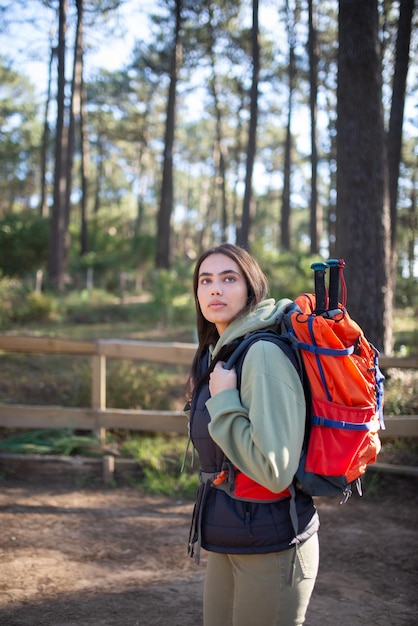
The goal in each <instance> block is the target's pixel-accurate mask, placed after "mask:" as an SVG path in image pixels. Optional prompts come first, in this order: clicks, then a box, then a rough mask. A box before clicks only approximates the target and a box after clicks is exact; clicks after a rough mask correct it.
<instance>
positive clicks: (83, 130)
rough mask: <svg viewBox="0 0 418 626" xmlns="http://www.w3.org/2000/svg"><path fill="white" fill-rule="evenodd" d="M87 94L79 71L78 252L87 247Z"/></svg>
mask: <svg viewBox="0 0 418 626" xmlns="http://www.w3.org/2000/svg"><path fill="white" fill-rule="evenodd" d="M86 101H87V94H86V90H85V86H84V81H83V71H82V72H81V100H80V139H81V206H80V209H81V211H80V220H81V227H80V253H81V255H83V254H86V253H87V252H88V249H89V242H88V229H87V203H88V197H89V178H90V150H89V142H88V136H87V109H86Z"/></svg>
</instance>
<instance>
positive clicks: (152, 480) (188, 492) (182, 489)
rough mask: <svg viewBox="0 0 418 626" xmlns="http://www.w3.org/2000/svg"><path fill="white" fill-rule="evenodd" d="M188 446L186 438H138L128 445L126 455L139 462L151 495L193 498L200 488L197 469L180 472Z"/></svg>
mask: <svg viewBox="0 0 418 626" xmlns="http://www.w3.org/2000/svg"><path fill="white" fill-rule="evenodd" d="M186 445H187V440H186V438H185V437H177V436H172V437H170V436H161V435H141V436H140V435H136V436H134V437H130V438H129V439H128V440H126V441H125V442H124V444H123V446H122V454H123V455H124V456H128V457H130V458H134V459H135V460H136V461H137V463H138V465H139V466H140V467H141V470H142V479H141V487H142V488H143V489H145V490H146V491H147V492H148V493H153V494H159V495H168V496H174V495H177V496H180V495H182V496H186V497H190V498H193V497H194V496H195V494H196V490H197V487H198V477H197V472H196V469H195V468H192V467H190V464H185V467H184V470H183V472H181V471H180V470H181V467H182V463H183V457H184V454H185V450H186Z"/></svg>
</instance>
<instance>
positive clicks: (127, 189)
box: [0, 0, 418, 354]
mask: <svg viewBox="0 0 418 626" xmlns="http://www.w3.org/2000/svg"><path fill="white" fill-rule="evenodd" d="M415 9H416V7H415V3H414V2H413V0H401V1H400V2H395V1H389V0H356V1H354V2H348V1H347V0H340V2H336V1H332V0H329V1H324V2H314V1H312V0H306V1H303V0H281V1H278V2H274V3H273V2H269V1H268V0H239V1H236V0H234V1H232V0H218V1H217V2H213V1H210V0H199V1H198V2H196V1H190V0H159V1H157V2H147V1H146V0H143V1H141V2H132V1H128V0H125V1H123V0H89V1H87V0H74V1H72V0H59V1H58V0H57V1H46V0H44V1H41V0H26V1H25V0H21V1H20V2H10V1H7V0H2V2H1V3H0V10H1V17H2V20H1V24H2V26H1V27H0V28H1V33H0V35H1V39H2V46H1V58H0V72H1V87H0V107H1V112H2V114H1V120H0V190H1V191H0V270H1V277H0V295H1V302H0V322H1V324H2V326H3V328H5V329H7V328H10V327H11V326H13V327H14V326H15V325H16V324H19V323H22V324H27V323H28V321H31V320H34V319H36V318H39V317H50V318H53V317H54V316H57V314H58V309H59V307H60V306H61V305H62V303H63V302H68V298H69V297H70V295H71V294H72V293H74V292H78V293H79V294H81V297H82V298H84V300H85V302H86V303H87V305H88V304H89V303H92V302H93V299H94V298H97V297H99V298H105V297H107V296H109V297H112V298H113V297H115V296H121V295H122V296H123V297H124V298H125V300H126V298H127V297H128V296H130V297H131V298H139V299H141V298H142V299H146V298H150V299H152V300H154V301H156V302H159V303H160V304H161V306H162V307H163V308H166V309H167V310H168V309H169V308H170V307H171V306H172V304H173V303H174V302H177V303H184V304H185V306H186V307H191V306H192V303H191V300H190V277H191V271H192V268H193V263H194V261H195V259H196V257H197V255H198V254H199V253H200V251H201V250H202V249H204V248H206V247H207V246H209V245H212V244H213V243H217V242H220V241H222V240H225V239H228V240H230V241H233V242H236V243H238V244H239V245H243V246H245V247H247V248H249V249H250V250H251V251H252V252H253V253H254V254H255V256H256V257H257V259H258V260H259V261H260V263H261V265H262V266H263V268H264V269H265V271H266V273H267V275H268V277H269V279H270V284H271V291H272V294H273V295H275V296H276V297H280V296H282V295H286V296H289V297H292V296H294V295H296V294H297V293H298V292H299V291H304V290H306V289H307V288H310V287H309V285H310V282H309V281H310V278H309V265H310V263H311V262H312V261H315V260H318V259H319V258H329V257H331V258H332V257H337V258H344V259H345V261H346V265H347V267H346V277H347V283H348V291H349V310H350V312H351V313H352V315H353V317H354V318H355V319H357V320H358V321H359V322H360V324H361V325H362V326H363V328H364V330H365V331H366V334H367V335H368V337H369V338H370V339H371V340H372V341H373V343H375V345H377V346H378V347H379V349H381V350H384V351H385V352H386V353H387V354H389V353H391V352H392V351H393V346H394V344H393V333H392V330H393V311H394V306H399V307H403V308H404V309H405V308H407V307H410V308H412V309H414V307H416V303H417V298H418V290H417V275H418V271H417V265H416V240H417V176H416V173H417V167H416V165H417V154H418V153H417V142H418V132H417V129H418V110H417V106H416V101H417V88H418V73H417V63H416V58H417V47H418V36H417V29H416V25H417V14H416V10H415ZM127 21H128V23H129V28H128V29H127V26H126V24H127ZM121 49H122V54H121ZM113 51H114V56H115V57H117V58H118V59H120V65H119V66H117V67H115V63H114V62H113V63H112V62H110V61H108V63H109V66H107V65H106V59H112V56H113ZM40 64H43V68H44V71H42V72H40V73H38V74H36V75H35V74H34V69H33V68H34V67H37V68H38V69H39V67H40ZM38 77H44V79H43V78H42V80H39V78H38ZM105 294H106V296H105ZM57 303H58V304H57ZM168 317H169V316H168ZM408 349H409V348H408Z"/></svg>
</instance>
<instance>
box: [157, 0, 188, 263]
mask: <svg viewBox="0 0 418 626" xmlns="http://www.w3.org/2000/svg"><path fill="white" fill-rule="evenodd" d="M181 9H182V0H176V5H175V27H174V44H173V52H172V56H171V68H170V86H169V91H168V101H167V113H166V124H165V137H164V163H163V178H162V183H161V200H160V208H159V211H158V217H157V254H156V266H157V267H158V268H166V269H167V268H169V267H170V265H171V215H172V212H173V147H174V126H175V119H176V89H177V74H178V67H179V64H180V58H181V43H180V28H181Z"/></svg>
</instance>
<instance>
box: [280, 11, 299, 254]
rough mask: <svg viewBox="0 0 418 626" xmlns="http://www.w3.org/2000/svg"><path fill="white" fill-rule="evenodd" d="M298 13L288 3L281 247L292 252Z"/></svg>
mask: <svg viewBox="0 0 418 626" xmlns="http://www.w3.org/2000/svg"><path fill="white" fill-rule="evenodd" d="M295 18H296V13H293V14H292V15H291V12H290V8H289V3H288V2H286V30H287V38H288V44H289V66H288V81H289V87H288V97H287V123H286V139H285V144H284V167H283V191H282V212H281V220H280V246H281V249H282V250H290V247H291V244H290V194H291V178H292V143H293V142H292V113H293V111H292V107H293V93H294V90H295V75H296V65H295V32H294V22H295Z"/></svg>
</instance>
